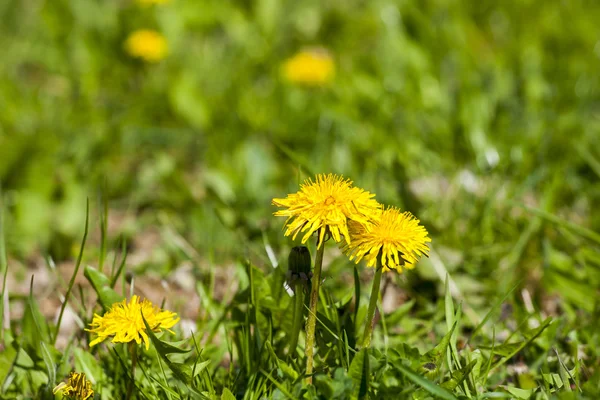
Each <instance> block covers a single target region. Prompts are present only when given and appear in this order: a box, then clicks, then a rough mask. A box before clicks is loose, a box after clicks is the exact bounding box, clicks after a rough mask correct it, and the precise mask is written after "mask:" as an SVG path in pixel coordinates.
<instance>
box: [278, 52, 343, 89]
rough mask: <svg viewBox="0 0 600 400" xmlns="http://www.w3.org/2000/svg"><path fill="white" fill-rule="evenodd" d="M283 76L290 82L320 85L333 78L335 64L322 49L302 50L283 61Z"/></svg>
mask: <svg viewBox="0 0 600 400" xmlns="http://www.w3.org/2000/svg"><path fill="white" fill-rule="evenodd" d="M282 72H283V76H284V78H285V79H286V80H287V81H289V82H292V83H297V84H301V85H308V86H322V85H324V84H326V83H328V82H329V81H331V80H332V79H333V76H334V74H335V64H334V62H333V59H332V58H331V56H330V55H329V53H328V52H327V51H326V50H324V49H310V50H304V51H301V52H299V53H297V54H296V55H294V56H293V57H291V58H289V59H288V60H286V61H285V62H284V63H283V67H282Z"/></svg>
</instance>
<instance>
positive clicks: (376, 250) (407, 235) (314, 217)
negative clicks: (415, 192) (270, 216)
mask: <svg viewBox="0 0 600 400" xmlns="http://www.w3.org/2000/svg"><path fill="white" fill-rule="evenodd" d="M374 197H375V195H374V194H371V193H369V192H367V191H365V190H363V189H360V188H357V187H354V186H352V181H350V180H349V179H344V178H343V177H341V176H338V175H334V174H329V175H317V177H316V179H315V180H314V181H313V180H312V179H308V180H306V181H305V182H304V184H302V185H301V186H300V190H299V191H298V192H297V193H293V194H289V195H288V196H287V197H286V198H285V199H273V205H275V206H278V207H283V208H284V209H283V210H279V211H277V212H275V215H276V216H284V217H288V219H287V221H286V231H285V235H286V236H289V235H291V236H292V238H293V239H295V238H296V236H297V235H298V233H300V232H303V233H304V232H305V234H304V236H303V237H302V243H305V242H306V241H307V240H308V239H309V238H310V237H311V236H312V234H313V233H315V232H318V246H319V247H320V246H321V245H322V243H323V239H324V235H325V233H326V232H327V233H329V234H330V235H331V237H332V238H333V239H334V240H335V241H336V242H337V243H341V245H342V249H343V250H344V252H345V253H346V254H347V255H348V256H349V258H350V260H354V261H355V262H357V263H358V262H359V261H360V260H361V259H363V258H364V259H365V260H366V261H367V265H368V266H369V267H375V266H376V265H377V260H378V259H379V260H380V262H381V266H382V268H383V270H384V271H388V270H392V269H393V270H396V271H398V272H402V269H403V267H404V268H412V266H413V265H414V263H415V262H417V260H418V258H419V257H420V256H422V255H427V253H428V251H429V248H428V247H427V243H428V242H430V241H431V239H429V237H428V236H427V235H428V234H427V230H425V228H424V227H423V226H422V225H420V224H419V220H418V219H417V218H415V217H414V216H413V215H412V214H410V213H408V212H401V211H400V210H399V209H397V208H394V207H389V208H387V209H385V208H384V207H383V206H382V205H381V204H379V203H378V202H377V201H375V199H374Z"/></svg>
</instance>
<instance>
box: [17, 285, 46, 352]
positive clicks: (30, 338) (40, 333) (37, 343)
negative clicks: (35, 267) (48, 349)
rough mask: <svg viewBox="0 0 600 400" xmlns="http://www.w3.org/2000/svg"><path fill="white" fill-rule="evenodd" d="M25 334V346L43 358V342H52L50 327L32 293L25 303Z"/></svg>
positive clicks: (23, 327) (23, 325) (28, 350)
mask: <svg viewBox="0 0 600 400" xmlns="http://www.w3.org/2000/svg"><path fill="white" fill-rule="evenodd" d="M31 287H32V290H33V277H32V278H31ZM22 329H23V334H22V335H21V337H22V340H23V348H24V349H25V350H27V352H28V353H29V354H30V356H32V357H33V358H37V359H38V360H39V359H41V356H42V349H41V344H42V342H46V343H49V342H50V329H49V328H48V325H47V324H46V320H45V319H44V316H43V315H42V313H41V312H40V308H39V306H38V304H37V301H36V300H35V299H34V298H33V295H32V293H30V295H29V297H28V299H27V302H26V304H25V313H24V315H23V322H22Z"/></svg>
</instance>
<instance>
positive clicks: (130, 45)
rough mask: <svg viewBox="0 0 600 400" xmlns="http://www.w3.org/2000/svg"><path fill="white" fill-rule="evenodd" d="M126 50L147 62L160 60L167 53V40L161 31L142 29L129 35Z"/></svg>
mask: <svg viewBox="0 0 600 400" xmlns="http://www.w3.org/2000/svg"><path fill="white" fill-rule="evenodd" d="M125 50H127V53H129V55H130V56H132V57H135V58H141V59H142V60H144V61H146V62H158V61H160V60H162V59H163V58H165V57H166V55H167V50H168V46H167V40H166V39H165V37H164V36H163V35H161V34H160V33H159V32H156V31H152V30H148V29H140V30H137V31H135V32H133V33H132V34H130V35H129V37H128V38H127V40H126V41H125Z"/></svg>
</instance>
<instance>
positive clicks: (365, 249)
mask: <svg viewBox="0 0 600 400" xmlns="http://www.w3.org/2000/svg"><path fill="white" fill-rule="evenodd" d="M350 237H351V242H350V243H349V244H347V245H345V246H344V251H345V253H346V254H347V255H348V256H349V257H350V260H353V259H354V260H355V261H356V263H358V262H359V261H360V260H361V259H363V258H365V259H366V260H367V266H369V267H375V266H376V263H377V258H378V257H379V256H381V264H382V266H383V270H384V271H389V270H390V269H395V270H397V271H398V272H402V267H405V268H412V267H413V264H414V263H415V262H417V260H418V258H419V257H420V256H422V255H427V253H428V252H429V247H427V244H426V243H427V242H431V239H430V238H429V237H428V236H427V230H425V228H424V227H423V226H422V225H419V220H418V219H417V218H415V217H414V216H413V215H412V214H411V213H409V212H400V210H398V209H397V208H395V207H389V208H387V209H385V210H381V211H380V212H379V214H378V215H377V217H376V218H374V219H373V222H372V223H370V224H356V223H351V224H350Z"/></svg>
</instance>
